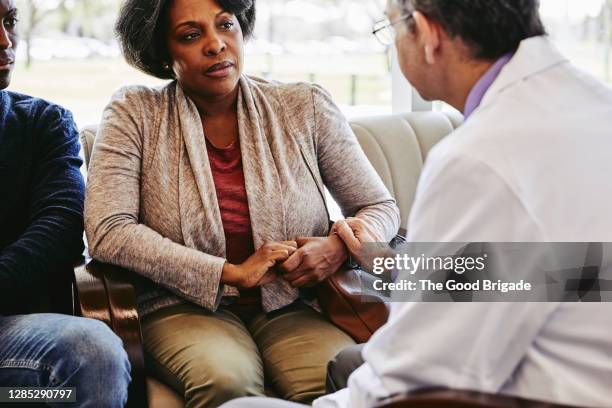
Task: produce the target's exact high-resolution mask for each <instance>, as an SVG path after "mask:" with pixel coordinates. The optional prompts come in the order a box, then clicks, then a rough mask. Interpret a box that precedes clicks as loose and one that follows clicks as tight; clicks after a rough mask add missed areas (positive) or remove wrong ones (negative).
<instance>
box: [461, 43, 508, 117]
mask: <svg viewBox="0 0 612 408" xmlns="http://www.w3.org/2000/svg"><path fill="white" fill-rule="evenodd" d="M513 55H514V53H512V52H509V53H507V54H505V55H503V56H502V57H501V58H500V59H498V60H497V61H496V62H495V64H493V65H492V66H491V68H489V70H488V71H487V72H486V73H485V74H484V75H483V76H482V77H481V78H480V79H479V80H478V82H476V85H474V87H473V88H472V90H471V91H470V94H469V95H468V98H467V101H466V103H465V109H464V112H463V116H464V117H465V119H467V118H468V117H470V115H472V113H474V111H475V110H476V109H477V108H478V107H479V106H480V103H481V102H482V99H483V98H484V96H485V94H486V93H487V91H488V90H489V88H490V87H491V85H493V82H495V80H496V79H497V76H498V75H499V73H500V72H501V70H502V69H503V68H504V67H505V66H506V64H507V63H508V62H510V60H511V59H512V56H513Z"/></svg>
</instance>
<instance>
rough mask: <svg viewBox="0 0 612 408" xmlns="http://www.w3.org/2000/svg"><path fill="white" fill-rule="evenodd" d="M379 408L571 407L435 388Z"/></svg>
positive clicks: (383, 404) (388, 402)
mask: <svg viewBox="0 0 612 408" xmlns="http://www.w3.org/2000/svg"><path fill="white" fill-rule="evenodd" d="M377 408H571V407H570V406H568V405H559V404H554V403H547V402H543V401H533V400H528V399H524V398H516V397H510V396H503V395H497V394H485V393H481V392H475V391H462V390H448V389H433V390H423V391H418V392H415V393H410V394H406V395H398V396H395V397H392V398H389V399H386V400H383V401H381V403H380V405H378V406H377Z"/></svg>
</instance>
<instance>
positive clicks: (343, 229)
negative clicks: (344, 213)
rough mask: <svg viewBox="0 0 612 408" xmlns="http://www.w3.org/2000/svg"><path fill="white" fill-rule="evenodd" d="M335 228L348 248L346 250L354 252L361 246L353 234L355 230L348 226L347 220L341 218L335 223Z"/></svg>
mask: <svg viewBox="0 0 612 408" xmlns="http://www.w3.org/2000/svg"><path fill="white" fill-rule="evenodd" d="M336 225H337V229H336V233H337V234H338V236H339V237H340V239H342V241H344V244H345V245H346V247H347V248H348V250H349V251H350V252H351V253H352V254H355V253H356V252H358V251H359V249H360V248H361V242H359V240H358V239H357V237H356V236H355V231H354V230H353V229H352V228H351V227H350V224H349V221H348V220H346V221H344V220H341V221H338V222H337V223H336Z"/></svg>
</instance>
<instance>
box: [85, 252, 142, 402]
mask: <svg viewBox="0 0 612 408" xmlns="http://www.w3.org/2000/svg"><path fill="white" fill-rule="evenodd" d="M130 273H131V272H129V271H126V270H124V269H122V268H119V267H116V266H113V265H109V264H104V263H101V262H97V261H90V262H88V263H83V264H81V265H79V266H77V267H76V268H75V269H74V277H75V285H74V288H75V290H74V292H75V293H74V299H75V313H76V314H77V315H79V316H83V317H88V318H91V319H96V320H100V321H103V322H104V323H106V324H107V325H108V326H109V327H110V328H111V329H112V330H113V331H114V332H115V334H116V335H117V336H119V337H120V338H121V340H123V347H124V348H125V350H126V352H127V355H128V358H129V360H130V365H131V376H132V382H131V383H130V387H129V399H128V404H127V406H128V407H145V408H146V407H147V387H146V375H145V367H144V354H143V347H142V334H141V331H140V321H139V317H138V310H137V306H136V293H135V290H134V286H133V285H132V283H131V280H130Z"/></svg>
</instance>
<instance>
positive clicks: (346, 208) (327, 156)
mask: <svg viewBox="0 0 612 408" xmlns="http://www.w3.org/2000/svg"><path fill="white" fill-rule="evenodd" d="M312 98H313V99H312V103H313V112H314V116H313V119H314V122H315V123H314V139H315V140H314V143H315V149H316V153H317V161H318V167H319V170H320V172H321V176H322V178H323V183H324V184H325V186H326V187H327V189H328V190H329V192H330V193H331V195H332V197H334V199H335V200H336V201H337V202H338V204H339V206H340V208H341V209H342V212H343V214H344V215H345V216H350V217H357V218H358V219H359V220H361V221H363V222H364V223H367V224H369V225H371V227H372V229H373V230H374V231H375V232H376V234H377V237H379V239H380V240H381V241H385V242H388V241H390V240H391V239H392V238H393V237H394V236H395V234H396V233H397V231H398V228H399V220H400V216H399V209H398V207H397V205H396V204H395V200H393V198H392V197H391V194H390V193H389V191H388V190H387V188H386V187H385V185H384V184H383V182H382V180H381V179H380V177H379V176H378V174H377V173H376V171H375V170H374V168H373V167H372V165H371V164H370V162H369V160H368V159H367V157H366V155H365V153H364V152H363V150H362V149H361V147H360V145H359V143H358V141H357V138H356V137H355V135H354V134H353V131H352V130H351V128H350V126H349V124H348V122H347V121H346V119H345V118H344V115H342V113H341V112H340V110H339V109H338V108H337V106H336V105H335V104H334V103H333V101H332V100H331V97H330V96H329V94H327V92H325V91H324V90H323V89H322V88H320V87H317V86H315V87H313V88H312ZM297 241H298V244H299V246H300V249H299V250H298V251H297V252H296V253H295V254H293V255H292V256H291V257H290V258H289V259H288V260H287V261H286V262H284V263H283V264H282V265H281V267H280V270H281V272H283V278H284V279H285V280H287V281H288V282H289V283H291V284H292V285H293V286H295V287H302V286H311V285H314V284H316V283H318V282H321V281H323V280H324V279H326V278H327V277H329V276H330V275H332V274H333V273H334V272H336V271H337V270H338V268H340V266H342V264H343V263H344V262H345V261H346V260H347V258H348V251H347V248H346V246H345V245H344V244H343V242H342V240H341V239H340V238H339V237H338V236H337V235H335V234H330V235H329V236H328V237H327V238H319V237H314V238H313V237H310V238H309V237H299V238H298V239H297Z"/></svg>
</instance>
